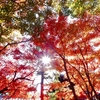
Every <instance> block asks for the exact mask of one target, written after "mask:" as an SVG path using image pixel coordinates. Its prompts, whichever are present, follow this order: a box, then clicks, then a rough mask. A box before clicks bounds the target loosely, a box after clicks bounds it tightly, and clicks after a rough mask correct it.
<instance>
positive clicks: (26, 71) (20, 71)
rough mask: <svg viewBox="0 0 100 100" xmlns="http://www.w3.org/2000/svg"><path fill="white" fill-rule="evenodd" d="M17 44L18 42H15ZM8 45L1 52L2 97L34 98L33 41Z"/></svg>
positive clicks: (0, 80)
mask: <svg viewBox="0 0 100 100" xmlns="http://www.w3.org/2000/svg"><path fill="white" fill-rule="evenodd" d="M15 45H16V44H15ZM15 45H13V46H8V47H7V48H6V49H5V50H3V51H4V52H3V53H1V54H0V66H1V67H0V94H1V98H4V99H10V98H19V99H32V98H34V95H33V93H34V92H35V91H36V87H35V86H34V84H33V83H34V78H33V76H34V72H35V70H36V68H35V67H34V63H33V61H34V59H35V57H34V52H33V51H34V50H33V48H34V46H33V44H32V43H31V42H29V41H28V42H26V43H25V44H24V43H23V42H22V43H19V44H18V45H17V46H15Z"/></svg>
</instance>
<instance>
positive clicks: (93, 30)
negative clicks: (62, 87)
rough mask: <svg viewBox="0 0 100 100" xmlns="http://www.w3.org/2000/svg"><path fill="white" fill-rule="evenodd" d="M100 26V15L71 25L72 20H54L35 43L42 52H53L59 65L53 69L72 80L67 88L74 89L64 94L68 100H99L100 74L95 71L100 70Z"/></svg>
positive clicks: (86, 17)
mask: <svg viewBox="0 0 100 100" xmlns="http://www.w3.org/2000/svg"><path fill="white" fill-rule="evenodd" d="M72 20H73V19H72ZM99 23H100V16H99V15H88V14H84V16H83V18H79V19H77V20H73V22H71V23H70V22H69V21H68V17H65V16H59V17H58V18H52V16H51V17H49V18H48V19H47V20H46V21H45V23H44V30H43V31H42V32H41V33H40V36H39V37H38V38H37V39H35V40H34V43H35V44H36V45H38V46H39V47H41V49H46V50H48V49H49V50H51V51H52V52H53V55H55V61H56V62H54V64H52V66H53V67H54V68H56V70H59V71H60V72H61V71H62V70H65V71H66V77H67V79H68V81H67V83H66V84H69V85H70V88H71V89H69V88H66V91H65V92H60V94H61V95H62V94H63V93H65V94H64V98H65V100H66V99H67V100H71V99H73V98H74V99H75V100H78V97H80V98H81V96H82V95H85V97H86V98H88V99H90V100H91V98H93V97H96V98H98V95H97V92H96V91H98V90H99V88H100V87H98V84H99V83H100V80H99V77H98V76H99V75H100V74H99V73H95V71H96V70H98V69H99V60H100V59H99V52H100V49H99V46H100V42H99V39H100V33H99V32H100V30H99V27H100V24H99ZM72 82H74V83H75V86H73V85H72ZM56 85H57V84H55V87H56ZM53 87H54V86H53ZM82 93H83V94H82ZM60 94H59V96H58V97H59V98H60ZM68 94H69V95H70V96H68ZM71 94H72V95H71ZM57 95H58V94H57ZM73 96H74V97H73ZM82 97H83V96H82Z"/></svg>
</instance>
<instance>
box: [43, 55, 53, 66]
mask: <svg viewBox="0 0 100 100" xmlns="http://www.w3.org/2000/svg"><path fill="white" fill-rule="evenodd" d="M50 62H51V59H50V57H48V56H43V57H42V63H43V64H44V65H47V64H50Z"/></svg>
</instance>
